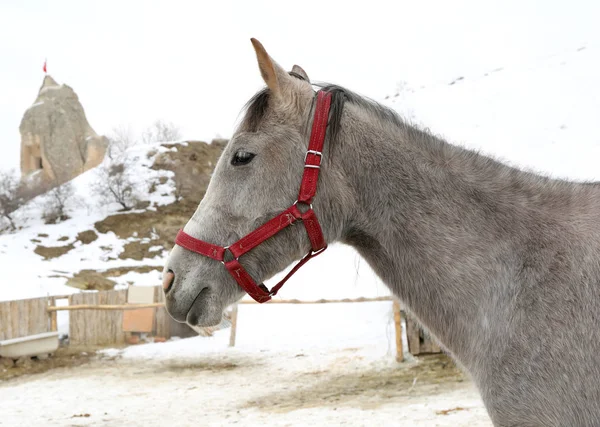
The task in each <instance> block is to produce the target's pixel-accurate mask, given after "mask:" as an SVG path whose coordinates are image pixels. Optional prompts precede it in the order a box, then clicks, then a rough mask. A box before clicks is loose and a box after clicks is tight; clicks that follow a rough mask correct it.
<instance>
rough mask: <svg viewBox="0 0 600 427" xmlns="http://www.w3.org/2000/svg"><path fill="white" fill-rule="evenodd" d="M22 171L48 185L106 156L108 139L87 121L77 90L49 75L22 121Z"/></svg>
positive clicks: (73, 175) (70, 175)
mask: <svg viewBox="0 0 600 427" xmlns="http://www.w3.org/2000/svg"><path fill="white" fill-rule="evenodd" d="M19 130H20V132H21V175H22V176H23V178H31V177H34V176H35V181H36V182H37V183H38V184H43V185H44V186H45V187H48V186H54V185H57V184H62V183H64V182H67V181H69V180H71V179H73V178H74V177H76V176H77V175H79V174H81V173H83V172H85V171H86V170H88V169H91V168H93V167H95V166H97V165H99V164H100V163H102V160H103V159H104V154H105V152H106V147H107V145H108V140H107V139H106V138H105V137H104V136H100V135H98V134H97V133H96V132H94V130H93V129H92V128H91V126H90V124H89V123H88V121H87V119H86V117H85V112H84V110H83V107H82V106H81V103H80V102H79V99H78V97H77V94H75V92H74V91H73V89H71V88H70V87H69V86H67V85H64V84H63V85H59V84H58V83H56V81H55V80H54V79H53V78H52V77H50V76H49V75H46V77H45V78H44V82H43V84H42V87H41V88H40V91H39V93H38V96H37V99H36V100H35V103H34V104H33V105H32V106H31V107H29V108H28V109H27V111H25V114H24V116H23V119H22V120H21V125H20V126H19Z"/></svg>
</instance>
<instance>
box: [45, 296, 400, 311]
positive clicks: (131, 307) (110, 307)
mask: <svg viewBox="0 0 600 427" xmlns="http://www.w3.org/2000/svg"><path fill="white" fill-rule="evenodd" d="M377 301H393V298H392V297H390V296H385V297H374V298H354V299H352V298H343V299H320V300H313V301H303V300H299V299H288V300H285V299H281V300H271V301H269V302H267V303H266V304H330V303H349V302H377ZM238 304H258V303H257V302H256V301H250V300H244V301H240V302H238ZM164 305H165V303H163V302H155V303H152V304H120V305H93V304H80V305H65V306H53V305H51V306H48V307H47V308H46V310H47V311H48V312H53V311H63V310H65V311H71V310H137V309H139V308H155V307H164Z"/></svg>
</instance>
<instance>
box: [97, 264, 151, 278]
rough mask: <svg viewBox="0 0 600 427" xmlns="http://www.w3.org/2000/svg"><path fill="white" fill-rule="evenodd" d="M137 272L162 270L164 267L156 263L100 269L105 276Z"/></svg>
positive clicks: (118, 275)
mask: <svg viewBox="0 0 600 427" xmlns="http://www.w3.org/2000/svg"><path fill="white" fill-rule="evenodd" d="M132 271H133V272H135V273H142V274H143V273H149V272H151V271H162V267H159V266H155V265H140V266H136V267H115V268H109V269H108V270H104V271H100V272H99V273H100V274H102V275H103V276H104V277H120V276H122V275H124V274H127V273H129V272H132Z"/></svg>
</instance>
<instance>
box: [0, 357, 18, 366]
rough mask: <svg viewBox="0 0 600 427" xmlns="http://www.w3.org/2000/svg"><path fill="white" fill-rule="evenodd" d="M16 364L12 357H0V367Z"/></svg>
mask: <svg viewBox="0 0 600 427" xmlns="http://www.w3.org/2000/svg"><path fill="white" fill-rule="evenodd" d="M14 365H15V362H13V360H12V359H7V358H6V357H0V368H4V369H9V368H12V367H13V366H14Z"/></svg>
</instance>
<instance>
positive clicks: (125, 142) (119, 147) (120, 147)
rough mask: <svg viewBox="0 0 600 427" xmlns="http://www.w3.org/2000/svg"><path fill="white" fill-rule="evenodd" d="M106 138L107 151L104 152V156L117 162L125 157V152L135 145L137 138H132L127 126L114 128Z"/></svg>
mask: <svg viewBox="0 0 600 427" xmlns="http://www.w3.org/2000/svg"><path fill="white" fill-rule="evenodd" d="M107 137H108V149H107V150H106V154H107V156H108V158H109V159H111V160H118V159H119V158H122V157H123V156H126V154H127V150H128V149H129V148H130V147H133V146H134V145H135V144H136V143H137V138H136V137H135V136H134V134H133V131H132V130H131V126H129V125H119V126H116V127H114V128H113V129H112V130H111V132H110V133H109V134H108V135H107Z"/></svg>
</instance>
